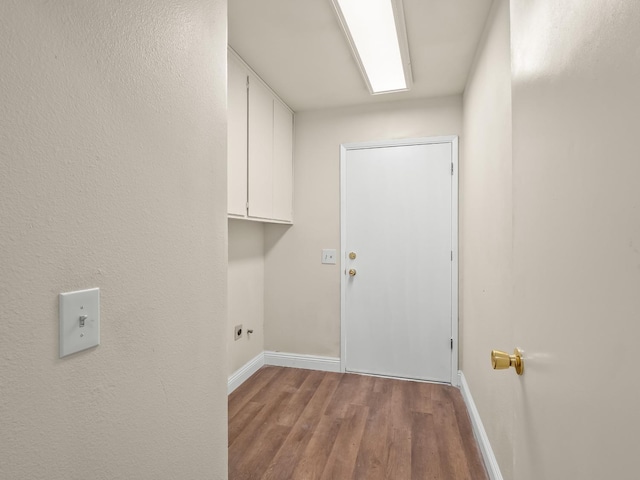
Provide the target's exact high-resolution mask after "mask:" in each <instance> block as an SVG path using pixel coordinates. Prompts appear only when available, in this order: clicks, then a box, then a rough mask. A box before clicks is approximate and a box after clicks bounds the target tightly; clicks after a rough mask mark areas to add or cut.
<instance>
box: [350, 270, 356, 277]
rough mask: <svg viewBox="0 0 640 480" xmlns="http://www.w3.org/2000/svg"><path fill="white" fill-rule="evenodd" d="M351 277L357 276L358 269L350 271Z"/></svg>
mask: <svg viewBox="0 0 640 480" xmlns="http://www.w3.org/2000/svg"><path fill="white" fill-rule="evenodd" d="M349 275H351V276H352V277H355V276H356V269H355V268H352V269H351V270H349Z"/></svg>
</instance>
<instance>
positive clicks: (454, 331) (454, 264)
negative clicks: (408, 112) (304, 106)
mask: <svg viewBox="0 0 640 480" xmlns="http://www.w3.org/2000/svg"><path fill="white" fill-rule="evenodd" d="M435 143H449V144H451V157H452V159H451V161H452V163H453V175H452V176H451V250H452V251H453V260H452V261H451V338H452V339H453V348H452V350H451V385H454V386H458V321H459V320H458V136H457V135H448V136H442V137H423V138H409V139H400V140H386V141H379V142H363V143H345V144H342V145H340V253H341V255H340V371H341V372H345V371H346V365H347V337H346V332H347V329H346V286H347V283H346V280H347V278H346V274H345V269H346V265H347V263H346V260H347V259H346V256H347V251H346V245H347V237H346V230H347V228H346V227H347V226H346V218H347V216H346V205H345V199H346V173H347V166H346V156H347V152H348V151H349V150H361V149H366V148H381V147H400V146H411V145H431V144H435Z"/></svg>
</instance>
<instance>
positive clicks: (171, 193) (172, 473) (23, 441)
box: [0, 0, 227, 480]
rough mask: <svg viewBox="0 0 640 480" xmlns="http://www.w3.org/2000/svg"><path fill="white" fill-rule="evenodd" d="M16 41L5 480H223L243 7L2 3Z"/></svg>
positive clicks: (0, 80) (12, 52)
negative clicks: (61, 339) (93, 292)
mask: <svg viewBox="0 0 640 480" xmlns="http://www.w3.org/2000/svg"><path fill="white" fill-rule="evenodd" d="M0 45H2V47H0V64H1V65H2V68H1V70H0V167H1V170H2V175H0V205H1V210H2V212H1V215H0V223H1V228H0V268H1V270H2V274H1V275H0V392H1V394H0V419H1V420H0V431H1V432H2V433H1V434H0V458H1V459H2V460H1V461H0V478H4V479H34V480H36V479H47V480H57V479H60V480H70V479H98V478H105V479H107V478H108V479H114V480H115V479H123V480H124V479H133V478H135V479H175V478H191V479H196V478H199V479H204V478H208V479H225V478H226V477H227V476H226V471H227V461H226V455H227V454H226V451H227V435H226V433H227V422H226V402H227V397H226V378H227V365H226V353H225V351H226V343H225V337H226V320H225V318H226V298H227V290H226V281H227V267H226V255H227V244H226V241H227V240H226V239H227V227H226V225H227V222H226V212H225V210H226V114H225V108H226V107H225V88H226V87H225V75H226V2H225V1H224V0H208V1H204V0H185V1H165V2H156V1H152V0H138V1H136V2H110V1H107V2H45V1H29V2H25V1H22V0H4V1H3V2H1V3H0ZM88 287H100V289H101V323H102V332H101V342H102V343H101V345H100V346H99V347H97V348H95V349H91V350H88V351H85V352H82V353H78V354H75V355H73V356H70V357H67V358H64V359H59V358H58V293H60V292H65V291H71V290H76V289H82V288H88Z"/></svg>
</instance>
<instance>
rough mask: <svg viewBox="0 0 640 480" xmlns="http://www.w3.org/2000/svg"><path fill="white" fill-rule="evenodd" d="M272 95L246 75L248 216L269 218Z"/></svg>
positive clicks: (271, 190)
mask: <svg viewBox="0 0 640 480" xmlns="http://www.w3.org/2000/svg"><path fill="white" fill-rule="evenodd" d="M272 195H273V96H272V95H271V92H269V90H267V88H266V87H265V86H264V85H263V84H262V83H261V82H260V81H258V80H257V79H256V78H255V77H253V76H252V75H250V76H249V216H250V217H256V218H273V216H272V215H273V196H272Z"/></svg>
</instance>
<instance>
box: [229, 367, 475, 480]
mask: <svg viewBox="0 0 640 480" xmlns="http://www.w3.org/2000/svg"><path fill="white" fill-rule="evenodd" d="M229 479H230V480H245V479H252V480H253V479H255V480H258V479H265V480H266V479H273V480H288V479H296V480H313V479H321V480H325V479H326V480H349V479H356V480H376V479H389V480H403V479H414V480H415V479H438V480H467V479H468V480H485V479H487V476H486V473H485V469H484V466H483V464H482V460H481V458H480V454H479V451H478V448H477V445H476V443H475V440H474V438H473V433H472V431H471V424H470V421H469V417H468V415H467V411H466V408H465V406H464V402H463V400H462V397H461V395H460V392H459V391H458V389H456V388H453V387H449V386H445V385H434V384H429V383H419V382H408V381H403V380H391V379H387V378H377V377H368V376H364V375H353V374H340V373H328V372H318V371H314V370H299V369H294V368H283V367H270V366H267V367H263V368H261V369H260V370H259V371H258V372H256V374H254V375H253V376H252V377H251V378H250V379H249V380H247V381H246V382H245V383H244V384H242V385H241V386H240V387H239V388H238V389H237V390H235V391H234V392H233V393H232V394H231V395H230V396H229Z"/></svg>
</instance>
